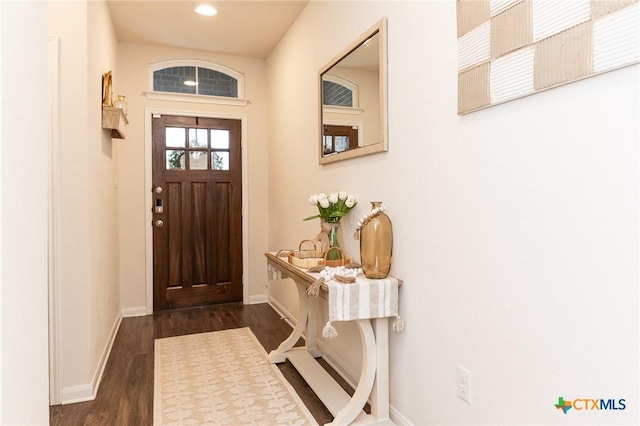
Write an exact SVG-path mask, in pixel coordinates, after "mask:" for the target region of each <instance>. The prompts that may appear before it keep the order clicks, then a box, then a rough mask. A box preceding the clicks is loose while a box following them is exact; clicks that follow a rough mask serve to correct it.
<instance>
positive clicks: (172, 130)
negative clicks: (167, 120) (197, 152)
mask: <svg viewBox="0 0 640 426" xmlns="http://www.w3.org/2000/svg"><path fill="white" fill-rule="evenodd" d="M185 130H186V129H185V128H184V127H167V128H166V131H165V141H166V144H167V147H168V148H184V139H185V138H184V136H185Z"/></svg>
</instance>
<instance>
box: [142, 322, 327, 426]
mask: <svg viewBox="0 0 640 426" xmlns="http://www.w3.org/2000/svg"><path fill="white" fill-rule="evenodd" d="M154 379H155V383H154V396H153V423H154V425H232V426H236V425H247V424H252V425H265V426H266V425H269V426H270V425H317V423H316V422H315V420H314V419H313V416H312V415H311V413H310V412H309V411H308V410H307V408H306V407H305V406H304V404H303V403H302V401H301V400H300V398H299V397H298V395H297V394H296V393H295V391H294V390H293V388H292V387H291V385H290V384H289V383H288V382H287V381H286V379H285V378H284V377H283V376H282V374H281V373H280V370H278V367H276V366H275V365H271V364H269V361H268V360H267V353H266V352H265V350H264V348H263V347H262V345H261V344H260V343H259V342H258V339H256V337H255V336H254V335H253V333H252V332H251V330H250V329H249V328H248V327H245V328H238V329H233V330H223V331H215V332H211V333H200V334H190V335H186V336H177V337H169V338H165V339H156V341H155V367H154Z"/></svg>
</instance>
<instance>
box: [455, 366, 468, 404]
mask: <svg viewBox="0 0 640 426" xmlns="http://www.w3.org/2000/svg"><path fill="white" fill-rule="evenodd" d="M456 387H457V388H458V396H459V397H460V398H462V399H464V400H465V401H467V402H468V403H469V404H471V373H470V372H469V370H467V369H465V368H462V367H460V366H458V379H457V382H456Z"/></svg>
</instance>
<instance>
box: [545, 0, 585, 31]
mask: <svg viewBox="0 0 640 426" xmlns="http://www.w3.org/2000/svg"><path fill="white" fill-rule="evenodd" d="M590 3H591V2H590V0H570V1H558V0H537V1H534V2H533V41H538V40H542V39H543V38H546V37H549V36H551V35H553V34H557V33H559V32H561V31H564V30H566V29H567V28H570V27H572V26H574V25H577V24H579V23H581V22H584V21H587V20H589V19H590V18H591V7H590V6H591V4H590Z"/></svg>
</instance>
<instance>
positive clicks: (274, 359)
mask: <svg viewBox="0 0 640 426" xmlns="http://www.w3.org/2000/svg"><path fill="white" fill-rule="evenodd" d="M296 288H297V289H298V300H299V304H300V306H299V315H298V323H297V324H296V327H295V328H294V329H293V331H292V332H291V334H290V335H289V337H287V339H286V340H285V341H283V342H282V343H280V346H278V348H277V349H274V350H272V351H271V352H269V362H270V363H271V364H279V363H281V362H285V361H286V359H287V351H288V350H289V349H291V348H292V347H293V345H295V344H296V342H297V341H298V339H300V337H302V333H303V332H304V329H305V327H306V326H307V318H308V317H309V303H308V300H307V293H306V291H305V289H304V287H302V286H299V285H298V284H296Z"/></svg>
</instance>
